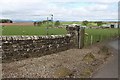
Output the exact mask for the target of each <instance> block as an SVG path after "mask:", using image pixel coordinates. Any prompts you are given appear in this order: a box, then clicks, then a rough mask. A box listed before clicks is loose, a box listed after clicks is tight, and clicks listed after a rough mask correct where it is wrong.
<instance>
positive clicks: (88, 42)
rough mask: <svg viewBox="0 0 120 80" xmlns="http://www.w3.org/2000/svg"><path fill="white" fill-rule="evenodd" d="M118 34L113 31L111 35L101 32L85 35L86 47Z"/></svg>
mask: <svg viewBox="0 0 120 80" xmlns="http://www.w3.org/2000/svg"><path fill="white" fill-rule="evenodd" d="M117 36H118V33H114V34H112V33H111V34H109V35H101V34H99V35H87V36H85V39H84V43H85V47H86V46H89V45H93V44H95V43H98V42H102V41H105V40H109V39H112V38H114V37H117Z"/></svg>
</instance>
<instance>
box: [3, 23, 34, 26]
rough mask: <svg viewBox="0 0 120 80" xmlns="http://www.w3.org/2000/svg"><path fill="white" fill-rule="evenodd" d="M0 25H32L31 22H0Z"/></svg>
mask: <svg viewBox="0 0 120 80" xmlns="http://www.w3.org/2000/svg"><path fill="white" fill-rule="evenodd" d="M1 25H2V26H33V22H16V23H1Z"/></svg>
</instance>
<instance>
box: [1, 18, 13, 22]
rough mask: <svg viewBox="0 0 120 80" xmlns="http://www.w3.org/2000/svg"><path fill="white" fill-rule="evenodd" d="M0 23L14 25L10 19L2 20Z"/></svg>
mask: <svg viewBox="0 0 120 80" xmlns="http://www.w3.org/2000/svg"><path fill="white" fill-rule="evenodd" d="M0 23H13V21H12V20H10V19H0Z"/></svg>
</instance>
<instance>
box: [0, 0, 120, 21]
mask: <svg viewBox="0 0 120 80" xmlns="http://www.w3.org/2000/svg"><path fill="white" fill-rule="evenodd" d="M117 3H118V0H89V1H88V0H59V1H56V0H1V5H0V8H2V9H1V11H0V13H1V15H0V18H10V19H13V20H42V19H46V17H49V18H50V15H51V14H54V19H55V20H85V19H88V20H95V19H98V20H101V19H117V13H118V12H117V7H118V6H117Z"/></svg>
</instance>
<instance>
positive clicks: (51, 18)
mask: <svg viewBox="0 0 120 80" xmlns="http://www.w3.org/2000/svg"><path fill="white" fill-rule="evenodd" d="M51 21H52V27H53V26H54V25H53V14H51Z"/></svg>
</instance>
